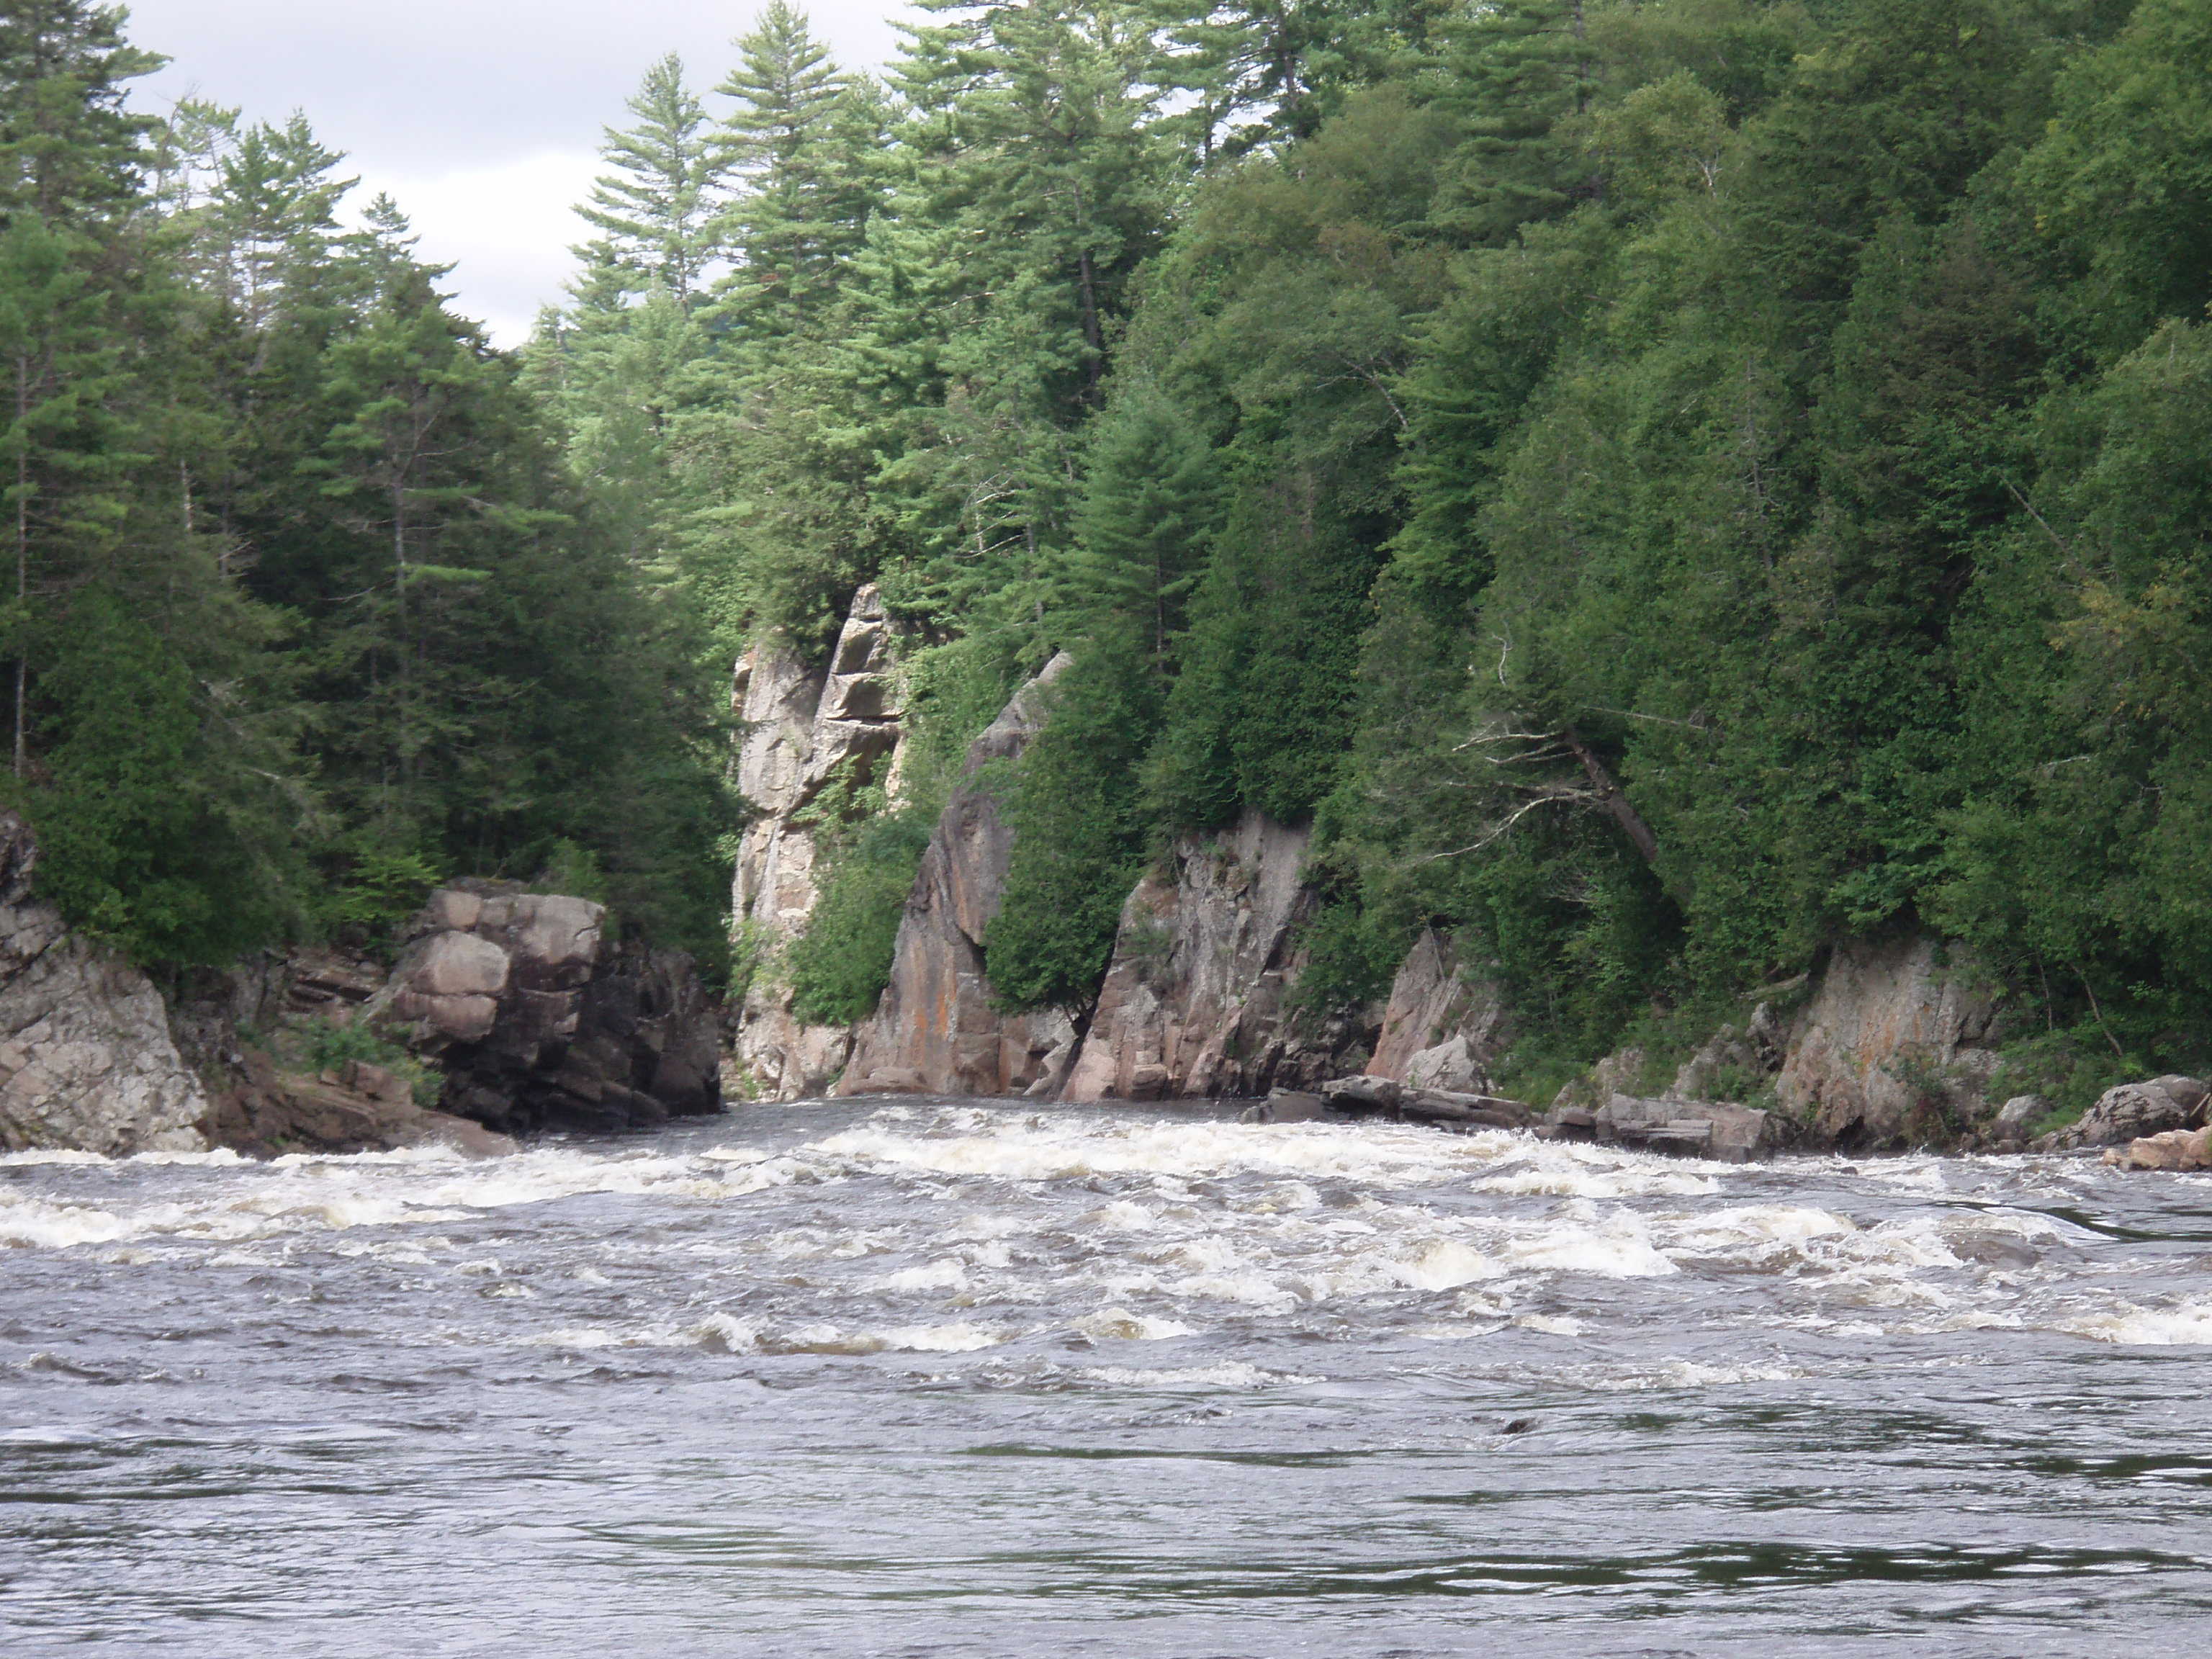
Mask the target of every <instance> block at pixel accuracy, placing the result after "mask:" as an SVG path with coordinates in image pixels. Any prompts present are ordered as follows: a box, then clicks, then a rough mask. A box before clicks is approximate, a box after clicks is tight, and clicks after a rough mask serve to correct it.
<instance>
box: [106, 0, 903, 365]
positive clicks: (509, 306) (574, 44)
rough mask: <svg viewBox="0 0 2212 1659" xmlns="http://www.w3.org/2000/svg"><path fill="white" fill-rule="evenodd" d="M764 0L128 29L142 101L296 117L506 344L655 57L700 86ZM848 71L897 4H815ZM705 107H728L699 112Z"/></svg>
mask: <svg viewBox="0 0 2212 1659" xmlns="http://www.w3.org/2000/svg"><path fill="white" fill-rule="evenodd" d="M761 3H763V0H131V7H130V9H131V39H132V40H134V41H135V42H136V43H137V45H139V46H144V47H146V48H147V49H148V50H149V51H152V52H161V53H163V54H165V55H166V56H167V57H168V58H170V59H171V62H170V64H169V67H168V68H167V70H163V71H162V72H161V74H160V75H158V76H153V77H151V78H149V79H148V80H146V81H144V82H140V83H139V88H140V90H139V91H138V92H137V94H136V96H137V99H138V100H140V101H142V102H143V103H145V104H148V105H149V106H154V107H160V108H166V107H167V106H168V105H169V104H170V103H172V102H173V101H174V100H176V99H177V98H179V97H181V96H185V95H186V94H197V96H200V97H203V98H209V99H212V100H215V101H216V102H218V103H222V104H234V105H238V106H242V107H243V108H244V110H245V112H246V116H247V118H249V119H256V120H282V119H283V118H284V117H285V116H286V115H288V114H289V113H290V112H292V111H293V110H295V109H303V110H305V111H306V112H307V117H308V118H309V119H310V120H311V121H312V122H313V124H314V127H315V130H316V132H317V133H318V134H319V136H320V137H321V138H322V140H323V142H324V143H326V144H329V145H331V146H332V147H333V148H335V149H343V150H344V151H346V152H347V153H348V155H349V156H350V157H351V161H350V162H349V171H350V172H354V173H359V174H360V175H361V177H362V190H361V192H360V197H361V199H362V200H366V199H367V198H368V197H369V196H370V195H372V194H373V193H374V191H378V190H387V191H391V192H392V196H393V197H394V198H395V199H396V200H398V203H399V204H400V206H401V207H402V208H404V210H406V211H407V212H408V214H409V215H410V216H411V217H412V218H413V219H414V221H415V228H416V230H417V231H419V232H420V233H421V234H422V252H423V254H424V255H425V256H426V257H428V258H433V259H436V260H440V261H447V260H451V261H453V262H455V263H456V265H457V268H456V269H455V270H454V272H453V276H451V277H450V278H449V279H448V282H447V286H448V287H449V288H450V289H452V290H453V291H454V292H455V293H456V294H457V295H459V306H460V308H461V309H463V310H465V311H466V312H468V313H470V314H471V315H472V316H477V317H481V318H483V319H484V320H485V321H486V322H488V323H489V324H490V325H491V327H492V331H493V335H494V337H495V338H496V339H498V340H499V342H500V343H501V344H504V345H513V344H516V343H520V340H521V338H522V337H523V336H524V335H526V333H527V332H528V331H529V327H530V321H531V319H532V317H533V316H534V315H535V314H536V313H537V309H538V306H539V305H540V304H541V303H543V302H544V301H548V300H554V299H557V298H558V297H559V296H560V289H561V283H562V281H563V279H564V278H565V277H566V276H568V271H569V270H570V268H571V265H572V264H573V262H572V260H571V259H570V258H569V255H568V246H569V244H571V243H573V242H576V241H580V240H583V236H584V232H585V227H584V225H583V224H582V222H580V221H579V220H578V219H576V218H575V217H574V215H573V214H572V213H571V212H570V211H569V209H570V207H571V206H572V205H573V204H574V203H575V202H576V201H577V200H579V199H580V197H582V196H583V194H584V192H585V191H586V190H587V189H589V188H590V185H591V181H592V175H593V174H594V173H596V172H597V171H598V170H599V164H598V161H597V156H596V154H595V152H596V150H597V149H598V146H599V137H600V130H601V129H602V128H603V127H605V125H608V124H610V123H616V124H623V123H624V122H625V121H626V117H625V115H624V112H623V99H625V98H627V97H628V96H629V94H630V93H631V92H632V91H634V90H635V88H636V86H637V82H638V78H639V76H641V75H643V74H644V72H645V70H646V69H647V66H648V65H649V64H651V63H652V62H653V60H654V59H655V58H659V56H660V55H661V54H662V53H664V52H681V53H682V54H683V56H684V64H685V65H686V67H687V68H688V69H689V70H690V73H691V78H692V82H693V84H694V86H695V87H696V88H699V89H700V90H701V91H702V92H703V91H705V90H706V89H707V88H711V87H712V86H713V85H714V83H715V82H718V81H720V79H721V78H722V76H723V74H724V72H725V71H726V70H727V69H728V68H729V66H730V64H732V62H733V61H734V59H735V56H736V54H735V53H734V52H732V50H731V49H730V46H729V41H730V39H731V37H732V36H733V35H736V34H738V33H743V32H744V30H745V29H746V28H747V27H750V24H751V22H752V20H753V16H754V14H755V13H756V11H757V9H759V6H760V4H761ZM808 10H809V11H810V12H811V15H812V17H813V21H814V28H815V33H817V34H819V35H821V36H822V37H823V38H824V39H825V40H828V41H829V43H830V46H831V47H832V49H833V50H834V51H835V52H836V54H837V56H838V58H839V60H840V61H841V62H842V63H844V64H847V65H848V66H851V67H865V66H872V65H874V64H879V63H881V62H882V61H883V60H884V58H885V57H886V56H888V55H889V53H890V51H891V48H892V46H893V45H894V43H895V41H896V35H895V33H893V30H892V27H891V24H890V17H891V16H893V15H901V13H900V5H899V0H813V3H812V4H811V6H809V7H808ZM708 103H709V106H710V107H714V108H716V109H718V110H719V109H720V108H721V107H724V106H723V105H722V104H721V103H720V100H712V99H710V100H708Z"/></svg>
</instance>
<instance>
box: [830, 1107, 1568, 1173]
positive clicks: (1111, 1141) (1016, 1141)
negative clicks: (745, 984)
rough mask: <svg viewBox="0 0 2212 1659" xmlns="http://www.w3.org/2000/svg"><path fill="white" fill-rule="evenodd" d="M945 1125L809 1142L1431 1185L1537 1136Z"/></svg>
mask: <svg viewBox="0 0 2212 1659" xmlns="http://www.w3.org/2000/svg"><path fill="white" fill-rule="evenodd" d="M979 1120H980V1121H979ZM939 1124H941V1125H943V1126H944V1127H945V1128H947V1129H949V1130H950V1131H951V1133H935V1134H931V1133H923V1134H908V1133H895V1132H894V1131H893V1130H892V1129H891V1128H890V1127H886V1126H884V1124H882V1123H881V1121H880V1119H879V1117H878V1119H872V1120H870V1121H868V1122H867V1123H865V1124H862V1125H860V1126H859V1127H855V1128H852V1129H848V1130H846V1131H844V1132H843V1133H839V1134H834V1135H831V1136H829V1137H828V1138H827V1139H823V1140H818V1141H816V1142H814V1143H812V1144H811V1146H807V1147H805V1148H804V1149H803V1150H804V1151H805V1152H807V1153H809V1154H811V1155H814V1156H817V1157H828V1158H850V1159H853V1160H855V1161H857V1162H859V1163H861V1164H872V1165H889V1166H891V1167H894V1168H899V1169H908V1170H926V1171H929V1172H931V1173H933V1174H938V1175H949V1176H994V1177H997V1178H999V1179H1001V1180H1006V1181H1016V1182H1035V1181H1066V1180H1074V1179H1078V1178H1080V1177H1082V1176H1093V1175H1144V1174H1151V1175H1162V1176H1174V1177H1176V1178H1178V1179H1182V1180H1192V1179H1203V1178H1207V1177H1216V1176H1225V1175H1233V1174H1238V1173H1245V1172H1251V1173H1259V1174H1268V1175H1282V1176H1304V1177H1308V1178H1311V1177H1316V1176H1336V1177H1341V1178H1346V1179H1351V1180H1360V1181H1390V1182H1407V1183H1421V1182H1443V1181H1449V1180H1450V1179H1452V1178H1453V1177H1454V1176H1459V1175H1462V1174H1465V1173H1467V1172H1468V1171H1469V1170H1472V1169H1474V1168H1477V1167H1480V1166H1481V1165H1483V1164H1488V1163H1491V1162H1492V1161H1494V1160H1495V1158H1497V1156H1498V1152H1499V1151H1500V1150H1501V1149H1502V1147H1503V1146H1506V1145H1527V1144H1530V1143H1528V1142H1527V1140H1526V1138H1525V1137H1508V1136H1505V1135H1503V1134H1492V1135H1488V1136H1485V1135H1469V1136H1443V1135H1438V1134H1436V1133H1433V1132H1431V1131H1428V1130H1423V1129H1417V1128H1404V1127H1397V1126H1388V1127H1379V1126H1368V1127H1361V1128H1360V1129H1358V1130H1357V1131H1352V1130H1347V1129H1346V1128H1345V1127H1341V1126H1338V1125H1334V1124H1308V1123H1300V1124H1285V1125H1257V1124H1233V1123H1213V1122H1195V1123H1194V1122H1169V1121H1159V1122H1152V1123H1131V1122H1128V1121H1126V1120H1122V1119H1119V1118H1115V1119H1092V1120H1084V1119H1079V1118H1075V1117H1073V1116H1065V1117H1056V1118H1046V1117H1043V1116H1037V1117H1032V1118H1030V1119H1027V1120H1024V1121H1018V1122H1007V1121H1005V1120H1003V1119H1000V1120H993V1119H990V1118H988V1117H987V1116H986V1115H981V1114H977V1113H973V1112H957V1111H956V1112H947V1113H945V1114H943V1115H941V1117H940V1118H939ZM932 1127H938V1126H937V1125H933V1126H932Z"/></svg>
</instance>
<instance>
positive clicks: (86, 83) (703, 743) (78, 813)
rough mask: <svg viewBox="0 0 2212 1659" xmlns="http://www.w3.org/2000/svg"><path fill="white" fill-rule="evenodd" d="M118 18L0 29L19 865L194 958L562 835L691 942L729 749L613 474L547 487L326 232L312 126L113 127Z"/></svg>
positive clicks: (72, 911) (1, 330)
mask: <svg viewBox="0 0 2212 1659" xmlns="http://www.w3.org/2000/svg"><path fill="white" fill-rule="evenodd" d="M122 21H123V18H122V14H121V12H120V10H119V9H115V8H109V7H98V6H89V5H85V4H81V3H76V0H37V3H33V4H30V5H27V6H21V7H15V8H11V9H9V10H8V11H7V13H6V15H5V16H4V17H0V359H4V367H5V369H6V374H5V378H6V380H7V382H8V385H9V387H10V392H9V397H8V398H7V400H6V404H5V407H4V410H0V492H4V505H5V508H6V512H5V520H4V521H5V523H6V525H7V530H6V532H4V533H5V543H6V546H5V551H4V555H0V569H4V571H5V576H4V578H0V580H4V586H5V590H6V605H5V610H4V617H0V625H3V626H4V635H5V637H4V644H0V649H4V651H5V652H6V653H7V655H8V658H9V663H8V668H9V672H8V673H7V676H6V681H5V684H6V698H7V702H8V703H9V717H10V722H11V724H12V726H13V727H14V731H13V732H12V734H11V735H12V737H13V739H14V741H13V743H12V745H11V748H12V751H13V752H12V754H11V755H10V757H9V761H10V765H9V770H10V772H11V773H12V775H13V784H12V787H11V792H10V793H11V794H12V797H13V799H14V800H15V803H16V804H17V805H20V806H21V809H22V810H24V811H26V812H27V814H28V816H29V817H30V818H31V820H32V823H33V828H34V829H36V830H37V832H38V836H39V839H40V866H39V881H40V886H41V889H42V890H44V891H45V892H46V894H47V895H48V896H51V897H52V898H53V899H54V900H55V902H57V903H58V904H59V905H60V906H61V907H62V908H63V909H64V912H65V913H67V914H68V915H70V917H71V918H72V919H73V920H75V921H77V922H79V923H80V924H81V925H82V926H84V927H87V928H88V929H89V930H91V931H92V932H94V933H97V934H99V935H100V937H103V938H105V939H109V940H111V941H112V942H113V943H115V944H117V945H120V946H122V947H123V948H125V950H127V951H130V952H131V953H132V954H133V955H135V956H137V957H139V958H141V959H142V960H144V961H148V962H149V963H158V962H167V963H220V962H222V961H223V960H225V959H227V958H228V957H232V956H234V955H235V954H237V953H238V952H240V951H245V950H247V949H251V948H254V947H257V946H260V945H267V944H270V943H272V942H274V941H276V940H278V939H282V938H283V937H285V936H287V935H289V934H294V933H302V932H313V931H315V930H318V929H321V928H327V927H364V926H373V925H374V924H376V923H379V922H380V921H385V920H387V919H388V918H389V917H390V916H391V915H392V914H393V913H394V911H395V910H398V909H402V908H411V904H412V902H413V901H414V900H416V898H419V890H420V888H421V886H422V884H423V883H424V882H425V881H426V880H427V879H428V875H429V873H430V872H432V871H433V870H438V871H450V870H461V871H474V872H481V873H484V874H487V875H491V874H502V873H515V874H519V873H525V872H530V871H532V870H534V869H535V868H536V866H537V865H538V861H539V860H540V859H542V857H543V856H544V852H545V849H546V848H549V847H551V846H553V845H554V844H555V843H556V842H561V841H563V840H565V841H567V842H569V843H571V844H573V845H574V846H576V847H578V848H589V849H590V851H591V854H592V856H594V857H596V858H598V859H599V860H600V861H601V862H602V864H603V866H604V868H605V871H606V873H607V880H608V884H609V888H610V890H611V892H613V893H614V894H616V895H617V896H619V897H620V898H621V899H622V902H623V903H624V905H625V908H635V913H636V914H638V915H641V916H647V915H649V916H650V917H651V918H652V925H653V927H654V928H655V930H656V931H657V932H658V933H659V936H661V937H663V938H665V939H669V940H671V942H688V941H690V940H694V939H700V940H704V941H706V942H707V948H708V950H709V951H710V952H711V951H714V950H715V949H718V948H719V939H720V933H721V931H722V930H721V928H720V926H719V924H718V921H717V912H718V911H719V910H720V895H719V888H720V880H719V871H718V869H717V866H716V865H715V862H714V855H713V853H712V851H711V846H712V840H713V836H714V833H715V831H716V830H717V829H720V822H719V818H720V813H721V810H722V809H721V802H720V787H719V785H718V783H717V781H716V773H717V767H716V764H715V758H716V757H715V754H714V744H715V740H716V739H718V738H719V737H720V732H718V730H717V729H716V727H715V726H714V723H713V722H712V720H710V719H708V718H704V717H702V714H700V713H699V712H697V711H700V710H702V709H704V708H709V707H711V704H710V703H709V702H708V699H707V698H706V696H704V695H703V691H704V686H705V684H707V682H706V680H705V678H704V677H703V676H702V674H701V673H700V671H699V669H698V667H697V665H696V658H695V656H694V654H693V653H694V651H695V647H694V645H693V641H694V639H695V638H696V632H697V629H696V624H695V623H694V622H693V621H692V620H691V618H690V614H689V612H688V610H687V608H686V607H685V606H684V605H683V604H682V602H680V601H678V600H676V599H672V598H671V597H670V596H668V595H667V594H665V592H660V593H655V592H653V591H652V590H651V589H650V588H649V586H648V584H647V579H646V576H645V574H644V573H643V571H642V570H641V569H640V568H637V567H635V566H633V565H630V564H628V563H626V562H625V559H624V553H625V551H626V549H625V548H624V546H623V535H624V533H625V530H626V526H625V525H624V523H623V519H622V516H621V514H620V513H617V512H616V511H614V510H613V508H614V507H616V506H619V505H621V501H620V500H619V499H617V498H618V496H619V492H610V495H609V497H608V498H607V501H606V504H605V505H602V503H601V502H600V501H595V500H593V499H592V498H591V497H589V496H588V495H585V494H582V493H580V492H578V491H575V490H574V489H572V488H571V487H570V485H569V483H568V480H567V479H565V478H564V477H562V471H561V469H560V466H559V465H558V463H559V456H558V453H557V452H556V449H555V447H554V446H553V445H552V444H551V443H550V441H549V440H548V437H547V435H546V434H545V432H544V428H543V427H542V425H541V423H540V422H539V419H538V412H537V410H535V408H534V407H533V406H532V400H531V398H529V396H528V395H527V394H526V392H524V390H523V388H522V387H521V386H520V383H519V380H518V375H517V372H516V365H515V364H514V363H513V362H512V361H511V360H509V359H507V358H506V357H504V356H501V354H499V353H497V352H495V351H494V350H492V349H490V347H489V345H487V344H486V343H485V342H484V341H483V337H481V335H480V334H479V332H478V331H477V330H476V329H475V328H474V326H473V325H470V324H468V323H466V322H465V321H463V320H462V319H459V318H457V317H455V316H454V315H453V314H452V313H450V312H449V311H448V310H447V308H446V307H445V304H444V302H443V301H442V299H441V297H440V295H438V293H437V290H436V283H437V281H438V279H439V278H440V276H441V275H442V272H441V270H438V269H436V268H433V267H428V266H425V265H424V264H422V263H421V262H420V261H418V260H417V259H416V258H415V257H414V254H413V251H412V246H413V245H412V239H411V237H410V234H409V233H408V231H407V228H406V224H405V221H404V218H402V217H401V216H400V215H399V213H398V210H397V209H396V208H395V207H394V206H393V205H392V204H390V203H388V202H386V201H383V200H379V201H378V202H376V203H374V204H371V205H370V206H369V208H368V210H367V212H366V214H365V215H364V216H363V217H364V221H365V222H364V227H363V228H362V229H360V230H358V231H346V230H343V229H341V228H340V227H339V226H338V224H337V208H338V204H339V203H340V201H341V198H342V197H343V196H344V194H345V193H346V191H348V190H349V188H350V183H349V181H347V180H344V179H341V178H339V177H338V176H337V171H336V170H337V165H338V162H339V160H340V158H339V157H338V156H337V155H335V154H334V153H333V152H331V151H330V150H328V149H325V148H324V147H323V146H322V145H320V144H319V143H318V142H317V141H316V140H315V138H314V136H313V131H311V130H310V129H309V127H308V126H307V123H306V121H305V120H304V119H303V118H297V117H295V118H293V119H292V120H290V121H289V122H288V123H286V124H285V125H283V126H282V127H269V126H248V125H242V124H241V123H240V120H239V118H238V116H237V114H236V112H234V111H227V110H222V109H219V108H216V107H214V106H208V105H204V104H197V103H188V104H186V105H185V106H182V107H181V108H180V109H179V111H178V112H177V114H176V116H175V118H174V119H173V121H172V122H169V123H166V124H165V123H162V122H160V121H156V120H154V119H151V118H146V117H143V116H139V115H137V114H135V113H131V112H128V111H126V110H125V107H124V105H123V88H124V83H125V82H127V81H128V80H130V79H131V78H132V77H134V76H137V75H140V74H143V73H144V72H146V71H147V70H149V69H150V68H152V67H154V66H155V64H156V62H157V61H158V60H155V59H154V58H151V57H150V56H149V55H148V54H145V53H142V52H137V51H136V50H135V49H133V48H131V47H130V46H126V45H125V44H124V43H123V41H122V40H121V38H120V33H119V31H120V27H121V24H122ZM632 517H635V514H632Z"/></svg>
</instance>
